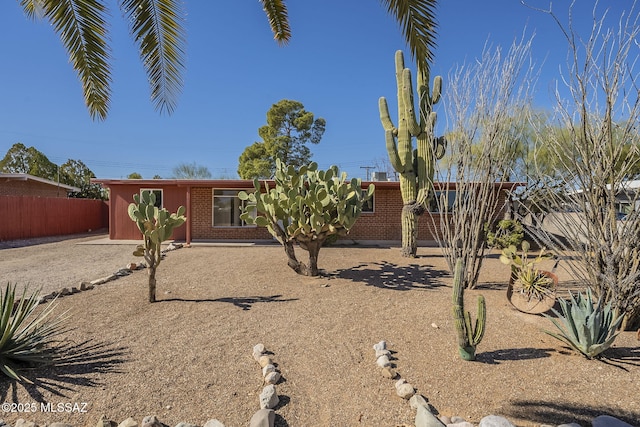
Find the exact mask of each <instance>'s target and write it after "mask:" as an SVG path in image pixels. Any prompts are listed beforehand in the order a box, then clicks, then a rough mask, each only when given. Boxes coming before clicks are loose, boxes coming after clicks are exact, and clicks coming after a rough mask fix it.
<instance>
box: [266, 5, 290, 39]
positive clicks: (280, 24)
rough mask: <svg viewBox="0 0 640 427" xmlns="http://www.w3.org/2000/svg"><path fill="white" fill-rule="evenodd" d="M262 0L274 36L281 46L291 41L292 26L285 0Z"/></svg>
mask: <svg viewBox="0 0 640 427" xmlns="http://www.w3.org/2000/svg"><path fill="white" fill-rule="evenodd" d="M260 2H261V3H262V9H263V10H264V12H265V13H266V14H267V18H268V19H269V26H271V31H272V32H273V38H274V39H275V40H276V41H277V42H278V44H279V45H281V46H282V45H285V44H287V43H289V40H290V39H291V28H290V27H289V15H288V13H287V5H286V4H285V2H284V1H283V0H260Z"/></svg>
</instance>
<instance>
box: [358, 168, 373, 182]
mask: <svg viewBox="0 0 640 427" xmlns="http://www.w3.org/2000/svg"><path fill="white" fill-rule="evenodd" d="M375 168H376V167H375V166H360V169H366V170H367V181H369V171H370V170H371V169H375Z"/></svg>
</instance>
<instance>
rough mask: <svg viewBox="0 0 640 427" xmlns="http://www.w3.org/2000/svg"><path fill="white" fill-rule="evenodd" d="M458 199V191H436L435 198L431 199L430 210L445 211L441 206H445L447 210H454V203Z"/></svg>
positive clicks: (435, 211)
mask: <svg viewBox="0 0 640 427" xmlns="http://www.w3.org/2000/svg"><path fill="white" fill-rule="evenodd" d="M455 201H456V192H455V191H453V190H450V191H436V192H435V194H434V196H433V198H431V199H430V200H429V212H434V213H438V212H443V211H444V209H440V206H443V207H444V206H445V204H446V211H447V212H449V213H451V212H453V204H454V203H455Z"/></svg>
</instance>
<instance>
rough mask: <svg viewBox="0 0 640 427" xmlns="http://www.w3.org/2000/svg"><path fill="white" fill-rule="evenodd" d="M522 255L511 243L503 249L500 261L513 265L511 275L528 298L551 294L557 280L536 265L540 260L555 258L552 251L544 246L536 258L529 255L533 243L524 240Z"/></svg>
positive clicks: (539, 298)
mask: <svg viewBox="0 0 640 427" xmlns="http://www.w3.org/2000/svg"><path fill="white" fill-rule="evenodd" d="M521 247H522V255H518V253H517V250H516V247H515V245H510V246H509V247H507V248H504V249H503V250H502V254H501V255H500V262H502V263H503V264H507V265H511V275H512V278H513V279H515V283H516V284H517V285H518V289H519V290H520V292H522V293H523V294H524V295H525V296H526V297H527V298H528V299H532V298H535V299H538V300H542V299H543V298H544V297H545V296H551V295H553V292H554V287H555V282H554V280H553V279H552V278H551V277H550V275H548V274H547V273H546V272H544V271H542V270H540V269H538V268H537V267H536V265H537V264H539V263H540V262H542V261H544V260H547V259H551V258H553V254H552V253H551V252H547V251H546V250H545V249H544V248H542V249H541V250H540V253H539V254H538V255H537V256H536V257H535V258H534V257H530V256H529V249H530V248H531V245H530V244H529V242H527V241H526V240H523V241H522V246H521Z"/></svg>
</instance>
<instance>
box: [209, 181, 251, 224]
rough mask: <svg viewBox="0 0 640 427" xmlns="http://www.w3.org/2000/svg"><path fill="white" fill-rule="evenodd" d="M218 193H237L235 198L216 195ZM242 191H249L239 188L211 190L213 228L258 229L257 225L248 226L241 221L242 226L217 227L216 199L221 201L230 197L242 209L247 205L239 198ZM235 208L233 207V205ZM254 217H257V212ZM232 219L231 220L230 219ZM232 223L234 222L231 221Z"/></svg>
mask: <svg viewBox="0 0 640 427" xmlns="http://www.w3.org/2000/svg"><path fill="white" fill-rule="evenodd" d="M216 191H235V193H236V194H235V196H231V195H226V194H224V195H223V194H221V195H216ZM240 191H247V190H246V189H237V188H212V189H211V226H212V227H215V228H244V227H256V225H255V224H247V223H246V222H245V221H243V220H240V224H238V225H228V224H225V225H217V224H216V199H220V198H229V197H234V198H235V199H236V200H237V201H238V203H239V206H240V207H243V206H244V204H245V203H247V202H246V201H244V200H240V198H239V197H238V193H239V192H240ZM232 208H233V205H232ZM254 216H255V212H254ZM229 219H231V218H229ZM229 222H232V221H229Z"/></svg>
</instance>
